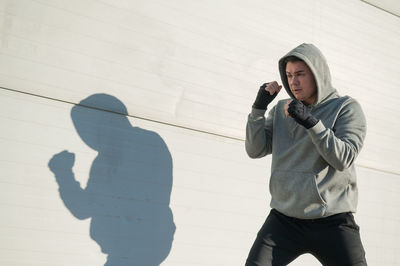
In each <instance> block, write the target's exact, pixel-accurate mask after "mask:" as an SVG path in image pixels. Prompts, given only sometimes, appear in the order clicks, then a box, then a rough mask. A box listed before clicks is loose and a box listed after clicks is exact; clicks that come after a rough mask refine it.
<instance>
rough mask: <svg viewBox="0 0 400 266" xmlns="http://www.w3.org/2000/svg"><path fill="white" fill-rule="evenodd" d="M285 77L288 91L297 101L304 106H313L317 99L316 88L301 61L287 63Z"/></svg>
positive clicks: (312, 77)
mask: <svg viewBox="0 0 400 266" xmlns="http://www.w3.org/2000/svg"><path fill="white" fill-rule="evenodd" d="M286 77H287V79H288V82H289V87H290V91H291V92H292V93H293V95H294V97H296V99H297V100H299V101H302V102H303V103H304V104H305V105H309V104H313V103H314V102H315V101H316V99H317V86H316V84H315V79H314V75H313V73H312V72H311V70H310V68H309V67H308V66H307V64H306V63H304V62H303V61H297V62H288V63H287V64H286Z"/></svg>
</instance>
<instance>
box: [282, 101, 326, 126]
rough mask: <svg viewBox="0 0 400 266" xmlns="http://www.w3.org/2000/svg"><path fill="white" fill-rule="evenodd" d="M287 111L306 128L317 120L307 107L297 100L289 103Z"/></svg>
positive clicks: (313, 124)
mask: <svg viewBox="0 0 400 266" xmlns="http://www.w3.org/2000/svg"><path fill="white" fill-rule="evenodd" d="M288 113H289V114H290V116H291V117H293V119H294V120H295V121H296V122H297V123H299V124H300V125H302V126H303V127H305V128H306V129H309V128H312V127H313V126H315V125H316V124H317V123H318V122H319V120H318V119H317V118H315V117H314V116H313V115H312V114H311V113H310V111H309V110H308V109H307V107H306V106H305V105H304V104H303V103H302V102H301V101H299V100H293V101H292V102H291V103H290V104H289V108H288Z"/></svg>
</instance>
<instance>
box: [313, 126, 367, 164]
mask: <svg viewBox="0 0 400 266" xmlns="http://www.w3.org/2000/svg"><path fill="white" fill-rule="evenodd" d="M353 130H354V129H353ZM359 131H363V129H362V128H359ZM307 132H308V133H309V135H310V137H311V140H312V142H313V143H314V145H315V147H316V149H317V150H318V152H319V154H320V155H321V156H322V157H323V158H324V160H325V161H326V162H327V163H328V164H329V165H331V166H332V167H334V168H335V169H337V170H339V171H343V170H345V169H347V168H349V167H350V166H351V165H352V164H353V162H354V160H355V158H356V157H357V155H358V153H359V152H360V149H361V146H362V141H363V137H357V136H362V133H361V132H360V133H358V134H351V137H349V138H345V137H342V138H339V137H337V136H335V133H334V132H333V131H332V130H331V129H329V128H326V127H325V126H324V124H323V123H322V122H321V121H319V122H318V123H317V124H316V125H315V126H314V127H312V128H310V129H308V130H307Z"/></svg>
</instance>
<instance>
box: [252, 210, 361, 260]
mask: <svg viewBox="0 0 400 266" xmlns="http://www.w3.org/2000/svg"><path fill="white" fill-rule="evenodd" d="M305 253H310V254H312V255H313V256H315V257H316V258H317V259H318V260H319V261H320V262H321V263H322V265H327V266H331V265H332V266H347V265H357V266H361V265H367V262H366V260H365V251H364V248H363V246H362V243H361V239H360V232H359V227H358V225H357V224H356V222H355V221H354V217H353V214H352V213H340V214H336V215H332V216H329V217H326V218H321V219H313V220H303V219H297V218H292V217H288V216H286V215H283V214H282V213H280V212H278V211H276V210H274V209H273V210H271V212H270V214H269V215H268V217H267V219H266V221H265V223H264V225H263V226H262V228H261V230H260V231H259V233H258V235H257V238H256V240H255V242H254V244H253V246H252V248H251V250H250V254H249V256H248V258H247V261H246V266H269V265H279V266H281V265H288V264H289V263H290V262H292V261H293V260H294V259H296V258H297V257H298V256H300V255H302V254H305Z"/></svg>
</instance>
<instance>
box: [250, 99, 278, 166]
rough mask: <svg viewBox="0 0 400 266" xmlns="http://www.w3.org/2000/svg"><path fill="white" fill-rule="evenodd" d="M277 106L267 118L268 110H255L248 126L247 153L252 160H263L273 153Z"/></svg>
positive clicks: (251, 114)
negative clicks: (273, 128) (273, 129)
mask: <svg viewBox="0 0 400 266" xmlns="http://www.w3.org/2000/svg"><path fill="white" fill-rule="evenodd" d="M275 109H276V108H275V106H274V107H273V108H272V109H271V111H269V113H268V117H267V118H265V117H264V115H265V112H266V110H259V109H255V108H253V109H252V111H251V113H250V114H249V116H248V120H247V126H246V142H245V146H246V152H247V154H248V155H249V157H250V158H261V157H264V156H266V155H268V154H271V153H272V126H273V120H274V114H275Z"/></svg>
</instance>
